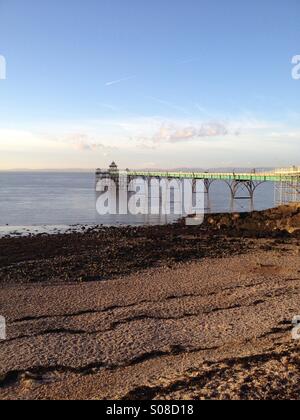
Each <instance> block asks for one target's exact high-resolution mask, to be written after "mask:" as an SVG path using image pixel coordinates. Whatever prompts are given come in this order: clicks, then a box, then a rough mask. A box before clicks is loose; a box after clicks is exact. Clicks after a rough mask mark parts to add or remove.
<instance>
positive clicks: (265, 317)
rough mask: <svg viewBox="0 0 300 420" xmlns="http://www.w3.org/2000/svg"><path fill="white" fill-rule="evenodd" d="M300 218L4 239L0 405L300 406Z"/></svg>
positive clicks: (282, 215) (291, 213) (287, 215)
mask: <svg viewBox="0 0 300 420" xmlns="http://www.w3.org/2000/svg"><path fill="white" fill-rule="evenodd" d="M298 217H299V211H298V209H288V210H287V209H286V208H285V209H281V210H280V212H277V213H276V211H272V212H269V213H268V212H267V213H266V212H265V213H258V214H253V215H250V216H249V215H248V216H237V215H235V216H230V217H229V216H225V215H223V216H222V215H220V216H216V217H212V218H211V220H209V218H208V219H207V221H206V223H205V224H204V225H203V226H201V227H186V226H185V225H184V224H177V225H174V226H164V227H149V228H147V227H144V228H108V229H102V228H97V229H91V230H88V231H84V232H82V233H72V234H69V235H53V236H47V235H40V236H35V237H28V238H4V239H1V240H0V255H1V257H0V279H1V280H0V281H1V289H0V308H1V310H0V314H1V315H3V316H4V317H5V318H6V320H7V333H8V336H7V340H6V341H1V343H0V356H1V368H0V370H1V371H0V398H1V399H116V400H120V399H125V400H127V399H130V400H139V399H195V400H197V399H299V391H300V388H299V383H300V381H299V379H300V378H299V363H300V357H299V344H300V342H299V341H297V340H293V339H292V328H293V327H292V319H293V317H294V316H296V315H300V275H299V273H300V259H299V253H300V238H299V234H298V231H297V229H296V228H295V226H297V220H298V219H297V218H298ZM253 220H256V223H255V226H256V228H257V226H260V228H259V231H258V230H257V229H256V230H255V229H254V228H253ZM283 220H285V224H286V225H284V223H283ZM263 221H265V222H264V223H263ZM279 221H280V222H279ZM295 223H296V224H295ZM275 225H276V228H275Z"/></svg>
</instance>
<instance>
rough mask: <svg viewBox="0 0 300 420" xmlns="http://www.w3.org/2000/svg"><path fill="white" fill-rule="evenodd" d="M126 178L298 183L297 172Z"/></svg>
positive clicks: (162, 174) (147, 173) (156, 174)
mask: <svg viewBox="0 0 300 420" xmlns="http://www.w3.org/2000/svg"><path fill="white" fill-rule="evenodd" d="M127 174H128V176H132V177H147V178H169V179H171V178H172V179H208V180H223V181H241V182H245V181H253V182H294V181H296V180H297V181H298V182H300V171H299V172H298V171H297V172H265V173H259V172H257V173H214V172H166V171H165V172H152V171H128V172H127Z"/></svg>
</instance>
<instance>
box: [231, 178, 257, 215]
mask: <svg viewBox="0 0 300 420" xmlns="http://www.w3.org/2000/svg"><path fill="white" fill-rule="evenodd" d="M226 183H227V185H228V186H229V188H230V192H231V203H230V208H231V212H233V211H234V203H235V201H236V200H249V201H250V211H251V212H252V211H254V193H255V191H256V189H257V187H259V186H260V185H261V184H263V182H259V181H252V180H246V181H239V180H234V181H231V182H228V181H226Z"/></svg>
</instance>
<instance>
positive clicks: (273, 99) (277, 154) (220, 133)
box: [0, 0, 300, 169]
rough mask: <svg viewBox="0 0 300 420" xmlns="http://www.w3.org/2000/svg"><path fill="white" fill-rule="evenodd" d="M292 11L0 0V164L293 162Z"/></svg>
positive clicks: (299, 35) (163, 2)
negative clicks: (0, 66) (1, 76)
mask: <svg viewBox="0 0 300 420" xmlns="http://www.w3.org/2000/svg"><path fill="white" fill-rule="evenodd" d="M299 16H300V3H299V0H287V1H285V2H283V1H280V0H261V1H258V0H253V1H251V2H250V1H249V2H246V1H238V0H227V1H226V2H225V1H224V0H210V1H206V0H185V1H182V0H160V1H158V0H152V1H151V2H150V1H146V0H139V1H138V0H85V1H83V0H64V1H61V0H60V1H59V0H51V1H50V0H43V1H39V0H26V2H25V1H24V0H0V55H2V56H3V57H5V59H6V63H7V69H6V73H7V79H6V80H0V169H8V168H34V169H37V168H58V169H59V168H66V167H69V168H74V167H78V168H93V167H96V166H107V164H108V163H109V162H110V160H112V159H115V160H117V161H118V162H119V164H120V165H121V166H124V167H125V166H126V167H127V166H128V167H178V166H191V167H209V166H210V167H220V166H251V167H254V166H285V165H290V164H299V163H300V162H298V161H297V156H299V152H300V123H299V117H300V107H299V105H300V81H296V80H293V78H292V76H291V71H292V63H291V61H292V57H293V56H295V55H299V54H300V25H299ZM295 160H296V161H295Z"/></svg>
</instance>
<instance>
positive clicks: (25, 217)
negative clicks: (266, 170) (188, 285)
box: [0, 172, 274, 236]
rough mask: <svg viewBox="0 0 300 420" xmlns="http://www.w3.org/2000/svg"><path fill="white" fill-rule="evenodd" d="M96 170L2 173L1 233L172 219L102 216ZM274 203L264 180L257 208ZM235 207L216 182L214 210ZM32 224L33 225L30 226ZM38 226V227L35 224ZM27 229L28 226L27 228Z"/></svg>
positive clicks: (239, 204)
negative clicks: (97, 198)
mask: <svg viewBox="0 0 300 420" xmlns="http://www.w3.org/2000/svg"><path fill="white" fill-rule="evenodd" d="M95 200H96V197H95V175H94V174H93V173H36V172H35V173H28V172H26V173H4V172H3V173H0V234H2V236H3V234H5V233H8V232H9V233H11V232H12V231H16V232H17V231H24V227H27V229H28V230H32V229H33V230H34V231H38V230H39V229H40V228H39V227H41V226H43V227H44V228H43V229H44V230H46V231H47V228H46V226H48V230H49V229H50V227H51V229H53V230H54V229H55V227H56V228H57V227H58V226H59V227H60V228H62V227H64V228H66V227H67V226H70V225H94V224H101V223H104V224H110V225H117V224H126V225H128V224H158V223H160V224H161V223H165V222H167V221H170V220H166V218H165V216H164V217H163V218H159V217H152V216H150V217H149V216H147V217H145V216H142V217H141V216H140V217H139V218H137V219H133V218H132V217H130V218H129V217H127V216H126V217H123V218H122V219H120V217H119V218H118V219H116V218H110V219H105V220H103V219H101V217H99V216H97V214H96V210H95ZM271 207H274V185H273V184H272V183H269V184H263V185H262V186H260V187H259V188H258V189H257V192H256V195H255V209H256V210H263V209H267V208H271ZM230 210H231V203H230V192H229V189H228V186H227V185H226V184H225V183H223V182H215V183H213V184H212V187H211V193H210V210H208V211H210V212H228V211H230ZM234 210H235V211H238V212H244V211H248V210H250V203H249V201H245V200H238V201H236V203H235V208H234ZM29 227H31V228H29ZM32 227H35V228H32ZM25 230H26V229H25Z"/></svg>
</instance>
